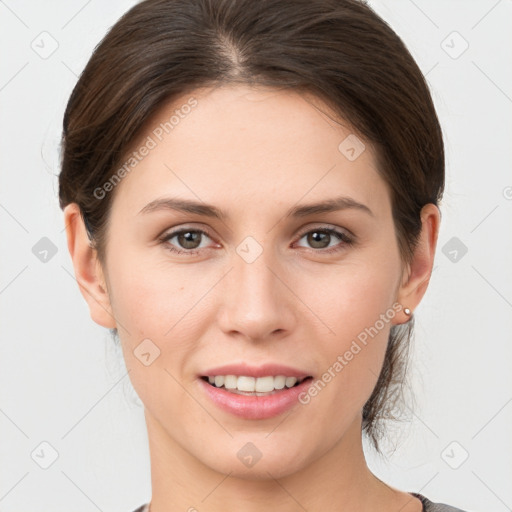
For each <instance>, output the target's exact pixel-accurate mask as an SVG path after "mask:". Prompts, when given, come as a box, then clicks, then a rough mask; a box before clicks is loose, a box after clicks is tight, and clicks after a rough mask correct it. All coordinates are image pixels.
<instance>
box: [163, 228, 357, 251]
mask: <svg viewBox="0 0 512 512" xmlns="http://www.w3.org/2000/svg"><path fill="white" fill-rule="evenodd" d="M188 232H193V233H201V235H206V236H207V237H208V238H210V239H212V237H211V236H210V234H209V233H208V232H207V231H205V230H203V229H187V228H184V229H179V230H177V231H173V232H172V233H168V234H166V235H164V236H163V237H162V238H160V242H161V243H168V242H169V240H171V239H173V238H174V237H175V236H177V235H180V234H182V233H188ZM309 233H328V234H330V235H334V236H336V237H337V238H338V239H339V240H340V241H341V242H343V244H342V245H341V246H339V245H338V246H334V247H331V248H330V249H314V248H310V250H312V251H313V252H316V253H321V254H332V253H335V252H338V251H341V250H343V246H344V245H347V246H351V245H353V244H354V240H353V239H352V237H350V236H349V235H347V234H346V233H345V232H343V231H338V230H336V229H333V228H313V229H309V230H307V231H304V232H302V233H301V234H300V235H299V240H300V239H301V238H303V237H304V236H305V235H308V234H309ZM168 250H169V251H171V252H173V253H175V254H188V255H189V256H193V255H195V254H197V253H198V252H199V251H200V250H201V249H187V250H182V249H176V248H175V247H173V246H172V245H168Z"/></svg>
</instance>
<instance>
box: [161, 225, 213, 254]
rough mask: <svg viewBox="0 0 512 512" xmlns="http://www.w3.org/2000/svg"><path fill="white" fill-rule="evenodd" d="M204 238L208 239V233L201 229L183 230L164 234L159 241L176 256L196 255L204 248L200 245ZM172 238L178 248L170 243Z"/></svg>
mask: <svg viewBox="0 0 512 512" xmlns="http://www.w3.org/2000/svg"><path fill="white" fill-rule="evenodd" d="M204 237H206V238H210V236H209V235H208V233H207V232H206V231H203V230H202V229H190V228H188V229H187V228H185V229H180V230H177V231H173V232H171V233H167V234H165V235H164V236H163V237H162V238H161V239H160V241H161V242H162V243H165V244H166V245H167V247H168V249H169V250H170V251H171V252H175V253H178V254H196V253H197V252H199V249H204V248H205V246H204V245H202V243H201V242H202V241H203V240H202V239H204ZM173 238H176V242H175V243H176V244H178V247H176V245H173V243H172V242H171V241H172V239H173ZM210 239H211V238H210Z"/></svg>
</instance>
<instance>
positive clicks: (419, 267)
mask: <svg viewBox="0 0 512 512" xmlns="http://www.w3.org/2000/svg"><path fill="white" fill-rule="evenodd" d="M420 216H421V225H422V228H421V233H420V236H419V238H418V243H417V245H416V248H415V249H414V254H413V257H412V260H411V262H410V263H409V264H408V265H406V266H405V267H406V268H405V270H404V275H403V276H402V283H401V285H400V288H399V290H398V297H397V301H398V302H399V303H400V304H401V305H402V307H403V310H402V314H401V315H397V322H396V323H397V324H400V323H405V322H407V321H408V320H409V319H410V318H411V316H412V314H413V312H414V310H415V309H416V308H417V307H418V305H419V303H420V302H421V299H422V298H423V296H424V295H425V292H426V291H427V287H428V284H429V282H430V276H431V273H432V267H433V265H434V255H435V252H436V245H437V238H438V235H439V226H440V220H441V215H440V212H439V209H438V208H437V206H436V205H434V204H432V203H429V204H426V205H425V206H424V207H423V208H422V209H421V213H420ZM406 309H408V310H409V314H407V312H406V311H405V310H406Z"/></svg>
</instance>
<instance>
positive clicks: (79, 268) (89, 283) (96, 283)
mask: <svg viewBox="0 0 512 512" xmlns="http://www.w3.org/2000/svg"><path fill="white" fill-rule="evenodd" d="M64 222H65V226H66V236H67V241H68V250H69V254H70V255H71V259H72V260H73V267H74V270H75V278H76V281H77V283H78V287H79V288H80V292H81V293H82V295H83V297H84V299H85V300H86V302H87V304H88V305H89V311H90V314H91V318H92V319H93V320H94V321H95V322H96V323H97V324H99V325H101V326H103V327H107V328H109V329H113V328H115V327H116V321H115V318H114V316H113V314H112V307H111V305H110V298H109V295H108V291H107V286H106V282H105V278H104V275H103V271H102V268H101V264H100V261H99V260H98V258H97V251H96V250H95V249H94V248H93V247H92V246H91V243H90V240H89V237H88V236H87V231H86V229H85V225H84V221H83V218H82V216H81V214H80V208H79V206H78V205H77V204H76V203H71V204H69V205H68V206H66V208H65V209H64Z"/></svg>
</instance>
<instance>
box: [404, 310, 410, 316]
mask: <svg viewBox="0 0 512 512" xmlns="http://www.w3.org/2000/svg"><path fill="white" fill-rule="evenodd" d="M404 313H405V314H406V315H407V316H409V315H410V314H411V310H410V309H409V308H405V309H404Z"/></svg>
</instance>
